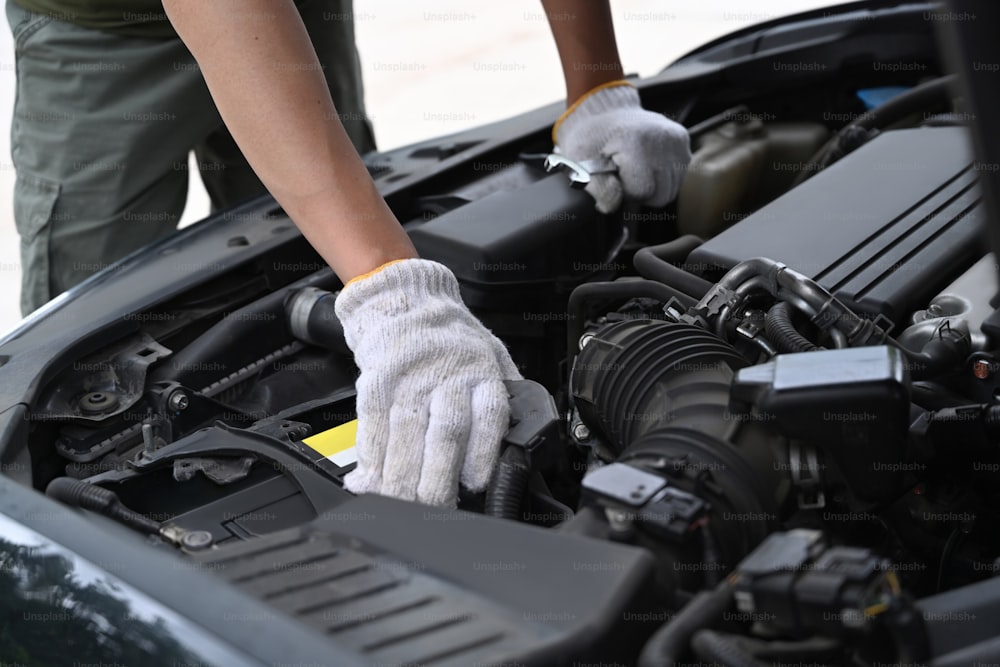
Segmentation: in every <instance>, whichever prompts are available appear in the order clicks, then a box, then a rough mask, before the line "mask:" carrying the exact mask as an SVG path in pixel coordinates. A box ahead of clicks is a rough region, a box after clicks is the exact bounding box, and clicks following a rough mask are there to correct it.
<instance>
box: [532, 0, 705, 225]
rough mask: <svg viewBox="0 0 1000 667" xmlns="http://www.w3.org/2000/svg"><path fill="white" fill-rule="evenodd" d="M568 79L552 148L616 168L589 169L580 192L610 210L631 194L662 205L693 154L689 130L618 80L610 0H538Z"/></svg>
mask: <svg viewBox="0 0 1000 667" xmlns="http://www.w3.org/2000/svg"><path fill="white" fill-rule="evenodd" d="M541 1H542V7H543V8H544V10H545V14H546V16H547V17H548V23H549V27H550V29H551V31H552V36H553V38H554V39H555V43H556V48H557V50H558V52H559V60H560V63H561V65H562V70H563V78H564V79H565V82H566V106H567V109H566V112H565V113H564V114H563V115H562V116H560V117H559V119H558V120H557V121H556V123H555V125H554V126H553V129H552V140H553V143H554V144H555V145H556V149H557V150H558V151H559V152H561V153H563V154H564V155H566V156H567V157H569V158H571V159H573V160H576V161H584V160H593V159H599V158H607V159H610V160H611V161H612V162H613V163H614V164H615V166H616V167H617V170H618V172H617V174H595V175H594V176H593V177H592V178H591V181H590V183H589V184H588V185H587V187H586V190H587V192H589V193H590V194H591V195H592V196H593V197H594V199H595V201H596V203H597V209H598V210H600V211H601V212H603V213H611V212H612V211H614V210H616V209H617V208H618V207H619V206H620V205H621V203H622V200H623V199H625V198H629V199H632V200H635V201H638V202H639V203H642V204H646V205H648V206H653V207H660V206H665V205H666V204H667V203H669V202H670V201H671V200H673V199H674V198H675V197H676V196H677V193H678V191H679V190H680V186H681V182H682V180H683V177H684V173H685V170H686V168H687V165H688V163H689V162H690V160H691V149H690V143H689V138H688V134H687V130H685V129H684V127H683V126H681V125H680V124H678V123H676V122H674V121H672V120H670V119H669V118H667V117H665V116H663V115H662V114H657V113H653V112H650V111H645V110H644V109H643V108H642V105H641V103H640V100H639V93H638V91H637V90H636V89H635V88H634V87H633V86H632V85H631V84H630V83H628V82H626V81H624V80H623V78H622V77H623V74H622V72H623V69H622V64H621V60H620V58H619V55H618V47H617V43H616V40H615V32H614V25H613V21H612V17H611V9H610V6H609V4H608V0H541Z"/></svg>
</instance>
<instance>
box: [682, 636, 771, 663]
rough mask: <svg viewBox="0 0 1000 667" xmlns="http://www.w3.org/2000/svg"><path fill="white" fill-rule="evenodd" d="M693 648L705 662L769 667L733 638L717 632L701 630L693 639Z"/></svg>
mask: <svg viewBox="0 0 1000 667" xmlns="http://www.w3.org/2000/svg"><path fill="white" fill-rule="evenodd" d="M691 648H692V649H694V652H695V655H697V656H698V658H699V659H700V660H702V661H704V662H709V663H712V664H715V665H722V666H724V667H767V663H764V662H762V661H760V660H758V659H757V658H755V657H754V656H753V654H752V653H750V652H749V651H747V650H746V649H744V648H743V647H742V646H740V645H739V644H737V643H736V642H735V641H733V639H732V637H731V636H729V635H726V634H723V633H721V632H716V631H715V630H699V631H698V632H696V633H695V635H694V637H693V638H692V639H691Z"/></svg>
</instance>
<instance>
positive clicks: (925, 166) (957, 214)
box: [688, 127, 986, 325]
mask: <svg viewBox="0 0 1000 667" xmlns="http://www.w3.org/2000/svg"><path fill="white" fill-rule="evenodd" d="M977 180H978V173H977V168H976V165H975V164H974V162H973V156H972V150H971V148H970V146H969V136H968V132H967V131H966V130H965V129H963V128H958V127H943V128H920V129H909V130H894V131H889V132H885V133H883V134H881V135H879V136H878V137H876V138H874V139H873V140H872V141H870V142H869V143H867V144H866V145H864V146H862V147H861V148H859V149H858V150H857V151H855V152H854V153H851V154H850V155H848V156H846V157H844V158H843V159H841V160H840V161H839V162H837V163H835V164H833V165H832V166H830V167H829V168H827V169H825V170H823V171H821V172H820V173H818V174H816V175H815V176H814V177H813V178H811V179H809V180H807V181H806V182H805V183H803V184H802V185H800V186H799V187H797V188H795V189H793V190H791V191H790V192H789V193H788V194H786V195H785V196H783V197H780V198H779V199H777V200H776V201H774V202H772V203H771V204H769V205H767V206H765V207H764V208H762V209H760V210H759V211H757V212H756V213H754V214H753V215H751V216H749V217H747V218H746V219H745V220H743V221H741V222H740V223H739V224H737V225H735V226H733V227H731V228H729V229H728V230H726V231H724V232H723V233H721V234H719V235H718V236H716V237H715V238H713V239H711V240H709V241H707V242H706V243H705V244H704V245H702V246H701V247H699V248H697V249H696V250H694V251H693V252H692V253H691V255H690V256H689V258H688V264H693V265H695V266H697V267H699V268H701V269H703V271H702V272H703V273H705V274H707V275H709V276H711V277H714V276H717V275H718V274H720V273H721V272H723V271H725V270H728V269H730V268H732V267H733V266H734V265H736V264H738V263H739V262H741V261H744V260H747V259H751V258H754V257H769V258H771V259H774V260H778V261H780V262H784V263H785V264H787V265H788V266H790V267H792V268H793V269H795V270H797V271H799V272H800V273H803V274H805V275H807V276H809V277H811V278H813V279H815V280H816V281H818V282H819V283H820V284H821V285H823V286H824V287H826V288H827V289H829V290H830V291H832V292H833V293H834V294H835V295H836V296H837V297H838V298H839V299H840V300H842V301H843V302H844V303H846V304H847V305H849V306H850V307H851V308H853V309H855V310H856V311H857V312H859V313H865V314H868V315H871V316H875V317H877V316H879V315H882V316H884V317H887V318H889V319H890V320H892V321H893V323H895V324H897V325H898V324H900V323H901V322H902V320H903V319H904V318H905V317H906V316H907V315H908V314H909V313H910V312H912V311H913V310H916V309H918V308H920V307H923V306H924V305H925V304H926V303H927V302H928V301H929V300H930V299H931V298H932V297H933V296H934V295H935V294H937V292H938V291H940V290H941V288H943V287H944V286H945V285H947V284H948V282H949V281H950V280H952V279H953V278H955V277H956V276H957V275H958V274H959V273H961V272H962V271H963V270H965V269H966V268H968V266H969V264H970V263H971V262H972V261H973V260H974V259H975V258H977V257H980V256H982V254H983V253H984V252H985V248H984V246H983V239H982V237H981V234H982V232H981V230H982V229H983V228H984V226H985V217H986V213H985V209H984V207H983V205H982V203H981V194H980V191H979V187H978V185H977Z"/></svg>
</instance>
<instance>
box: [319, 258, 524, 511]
mask: <svg viewBox="0 0 1000 667" xmlns="http://www.w3.org/2000/svg"><path fill="white" fill-rule="evenodd" d="M336 311H337V316H338V317H339V318H340V321H341V323H342V324H343V325H344V334H345V337H346V339H347V344H348V346H350V348H351V350H352V351H353V352H354V360H355V363H357V365H358V368H359V369H361V375H360V376H359V377H358V381H357V392H358V394H357V413H358V435H357V453H358V466H357V469H356V470H353V471H352V472H351V473H349V474H348V475H347V476H346V477H345V479H344V483H345V486H346V487H347V489H348V490H349V491H352V492H354V493H379V494H382V495H387V496H394V497H397V498H403V499H406V500H418V501H420V502H423V503H427V504H431V505H443V506H447V507H454V506H455V505H456V504H457V499H458V484H459V475H460V474H461V482H462V484H463V485H464V486H466V487H467V488H469V489H471V490H473V491H480V490H482V489H484V488H486V484H487V482H489V479H490V474H491V473H492V471H493V467H494V466H495V465H496V462H497V455H498V453H499V449H500V442H501V440H502V439H503V436H504V435H505V434H506V432H507V428H508V426H509V424H508V421H509V419H510V405H509V402H508V401H509V398H508V394H507V389H506V387H505V386H504V384H503V381H504V380H520V379H521V374H520V373H519V372H518V370H517V367H516V366H515V365H514V362H513V361H511V358H510V355H509V354H508V353H507V349H506V348H505V347H504V345H503V343H501V342H500V340H499V339H498V338H497V337H496V336H494V335H493V334H492V333H490V332H489V331H488V330H487V329H486V327H484V326H483V325H482V323H480V322H479V320H477V319H476V318H475V316H474V315H473V314H472V313H470V312H469V310H468V308H466V306H465V304H464V303H463V302H462V299H461V297H460V296H459V292H458V281H457V280H456V279H455V276H454V274H452V272H451V271H450V270H448V268H447V267H445V266H443V265H441V264H438V263H436V262H431V261H428V260H424V259H404V260H400V261H397V262H391V263H389V264H387V265H385V266H383V267H381V268H379V269H378V270H376V271H374V272H372V273H370V274H367V275H365V276H363V277H361V278H357V279H355V280H353V281H351V282H350V283H348V285H347V286H346V287H344V289H343V290H342V291H341V293H340V296H339V297H338V298H337V302H336Z"/></svg>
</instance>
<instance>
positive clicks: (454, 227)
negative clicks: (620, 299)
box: [407, 174, 622, 308]
mask: <svg viewBox="0 0 1000 667" xmlns="http://www.w3.org/2000/svg"><path fill="white" fill-rule="evenodd" d="M407 229H408V231H409V234H410V238H411V239H412V240H413V244H414V245H415V246H416V248H417V250H418V251H419V252H420V256H421V257H424V258H426V259H433V260H435V261H438V262H441V263H442V264H445V265H447V266H448V267H449V268H451V270H452V271H453V272H454V273H455V276H456V277H457V278H458V281H459V284H460V285H461V288H462V297H463V298H464V299H465V301H466V303H468V304H469V306H470V307H472V308H479V307H491V306H492V307H496V306H499V305H502V304H504V303H507V304H512V305H515V306H524V305H526V304H527V303H531V302H535V301H539V300H543V301H548V300H550V299H551V296H550V293H551V291H552V290H551V288H552V285H553V283H556V282H557V281H569V282H573V283H576V282H580V281H581V279H582V277H584V276H587V275H588V274H593V273H595V272H598V271H600V270H606V268H604V269H602V267H606V266H607V265H608V260H609V256H610V255H611V254H612V253H613V251H614V249H615V247H616V245H617V243H618V242H619V241H620V240H621V236H622V228H621V224H620V223H618V224H616V223H613V222H612V221H611V220H610V219H609V218H607V217H605V216H603V215H601V214H599V213H597V212H596V211H595V210H594V200H593V199H592V198H591V197H590V195H588V194H587V193H586V192H584V191H582V190H575V189H573V188H571V187H570V185H569V182H568V180H567V178H566V176H565V175H563V174H553V175H550V176H546V177H544V178H542V179H541V180H539V181H536V182H534V183H531V184H529V185H525V186H522V187H520V188H519V189H518V191H517V193H516V196H511V193H510V192H497V193H493V194H491V195H487V196H485V197H483V198H482V199H478V200H476V201H472V202H469V203H467V204H463V205H461V206H459V207H457V208H455V209H453V210H451V211H448V212H446V213H443V214H442V215H439V216H437V217H435V218H432V219H430V220H428V221H427V222H423V223H410V224H409V225H407Z"/></svg>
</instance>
